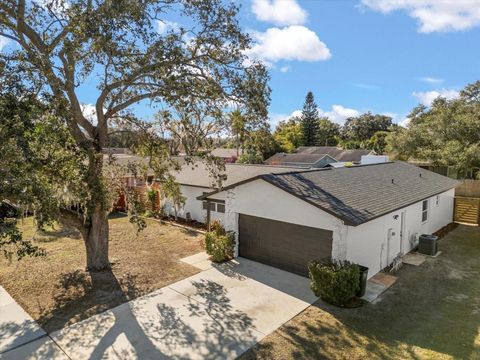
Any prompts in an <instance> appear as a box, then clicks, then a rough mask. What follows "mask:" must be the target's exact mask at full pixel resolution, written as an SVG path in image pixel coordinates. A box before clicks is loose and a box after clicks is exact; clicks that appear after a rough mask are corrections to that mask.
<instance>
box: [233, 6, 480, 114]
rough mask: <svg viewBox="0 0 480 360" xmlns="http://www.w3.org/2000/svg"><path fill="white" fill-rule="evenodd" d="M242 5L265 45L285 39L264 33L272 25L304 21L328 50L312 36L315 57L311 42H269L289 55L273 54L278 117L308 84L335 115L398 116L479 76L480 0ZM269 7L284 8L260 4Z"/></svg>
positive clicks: (298, 101)
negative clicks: (306, 55)
mask: <svg viewBox="0 0 480 360" xmlns="http://www.w3.org/2000/svg"><path fill="white" fill-rule="evenodd" d="M286 3H288V5H289V7H288V8H287V7H286V6H285V4H286ZM242 5H243V6H242V13H241V14H242V19H241V21H242V24H243V25H244V26H245V28H246V29H249V31H254V32H253V34H254V36H255V34H256V35H257V40H258V41H260V42H263V43H267V45H266V46H264V47H263V48H261V49H260V51H263V52H266V53H267V54H268V53H269V52H270V48H269V46H276V47H282V46H285V47H288V44H284V43H282V42H279V43H275V42H272V43H270V44H268V42H269V41H268V39H266V38H265V35H264V34H266V33H268V32H270V33H272V31H271V30H269V29H272V28H277V29H279V30H283V31H284V32H285V29H288V28H292V27H293V28H296V29H299V28H300V27H304V28H306V29H309V30H311V31H313V32H314V33H315V35H316V36H317V38H318V40H319V41H321V42H323V44H324V45H325V47H326V48H327V49H328V50H327V51H328V52H329V54H330V56H328V55H325V54H323V57H322V52H321V51H319V49H318V47H315V46H314V44H311V45H310V46H311V48H312V49H313V50H311V51H310V52H313V53H315V49H317V53H318V54H317V55H318V56H316V58H315V59H312V58H310V59H307V58H305V59H302V55H301V54H302V53H306V52H308V51H305V50H306V49H309V47H308V45H305V44H303V45H302V46H304V47H303V48H302V49H296V48H295V46H292V47H290V48H289V49H288V51H286V52H285V53H282V52H281V51H280V52H279V51H278V49H277V50H275V49H273V50H271V51H272V52H276V53H282V54H283V55H284V56H283V58H282V57H281V56H277V57H275V58H274V59H273V60H270V61H269V65H270V74H271V83H270V86H271V88H272V102H271V106H270V116H271V118H272V122H273V123H275V122H276V121H278V120H279V119H282V118H285V117H288V115H289V114H291V113H292V112H293V111H295V110H298V109H300V108H301V106H302V104H303V101H304V97H305V94H306V92H307V91H309V90H311V91H313V93H314V95H315V99H316V101H317V104H318V106H319V108H320V109H321V110H322V111H323V112H325V113H326V114H327V115H329V116H330V117H331V118H332V119H334V120H335V121H337V122H340V123H341V122H343V121H344V118H345V116H346V115H351V114H355V113H361V112H364V111H368V110H370V111H374V112H378V113H388V114H392V115H394V120H395V121H397V122H401V121H403V120H404V119H405V116H406V115H407V114H408V112H409V111H410V110H411V109H412V108H413V107H414V106H415V105H416V104H418V103H419V102H423V103H425V104H426V105H428V104H429V103H430V102H431V100H432V99H433V98H434V97H435V95H438V94H443V95H445V96H447V97H454V96H456V95H457V92H458V90H460V89H461V88H462V87H463V86H464V85H466V84H467V83H471V82H474V81H476V80H480V67H479V65H478V64H479V60H478V59H479V58H480V1H479V0H473V1H471V0H457V1H456V2H454V1H453V0H450V1H442V0H434V1H431V0H398V1H397V0H390V1H388V2H385V1H384V0H382V1H380V0H364V1H363V2H362V1H361V0H358V1H357V0H351V1H349V0H345V1H334V0H296V1H295V0H278V1H277V0H253V2H251V1H242ZM255 6H256V8H255ZM262 6H263V8H262ZM266 6H269V7H268V8H267V7H266ZM267 9H268V10H276V11H270V13H277V14H281V13H282V11H284V12H285V15H284V16H283V17H282V16H281V15H278V16H275V15H271V16H268V15H265V13H266V11H263V12H261V11H260V10H267ZM298 9H300V12H298V11H297V10H298ZM255 10H256V11H257V14H255ZM302 12H303V14H304V16H303V17H302V16H301V13H302ZM256 32H260V34H258V33H256ZM285 35H287V34H286V33H285ZM285 42H288V40H285ZM293 42H295V41H294V39H293ZM298 42H301V39H300V38H299V40H298ZM313 42H314V41H313V40H312V43H313ZM299 47H300V46H299ZM289 52H290V53H291V54H290V56H288V53H289ZM296 52H298V53H299V54H297V55H298V56H297V59H296V60H288V59H284V58H294V59H295V56H294V55H292V54H295V53H296ZM324 52H325V51H324ZM268 56H269V55H267V58H268ZM259 57H262V54H259ZM270 57H272V56H270ZM267 61H268V59H267Z"/></svg>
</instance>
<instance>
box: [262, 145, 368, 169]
mask: <svg viewBox="0 0 480 360" xmlns="http://www.w3.org/2000/svg"><path fill="white" fill-rule="evenodd" d="M373 154H374V152H373V151H372V150H343V149H339V148H337V147H335V146H300V147H299V148H298V149H297V150H296V151H295V152H294V153H277V154H275V155H273V156H271V157H270V158H268V159H267V160H265V164H269V165H288V166H299V167H311V168H323V167H325V166H326V165H328V164H330V163H334V162H344V163H350V162H351V163H360V161H361V159H362V156H365V155H373Z"/></svg>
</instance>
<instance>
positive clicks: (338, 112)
mask: <svg viewBox="0 0 480 360" xmlns="http://www.w3.org/2000/svg"><path fill="white" fill-rule="evenodd" d="M318 112H319V114H320V116H326V117H328V118H329V119H330V120H331V121H333V122H334V123H337V124H340V125H343V123H344V122H345V120H346V119H347V118H349V117H353V116H358V115H360V111H358V110H356V109H350V108H347V107H344V106H342V105H332V108H331V110H330V111H323V110H322V109H318Z"/></svg>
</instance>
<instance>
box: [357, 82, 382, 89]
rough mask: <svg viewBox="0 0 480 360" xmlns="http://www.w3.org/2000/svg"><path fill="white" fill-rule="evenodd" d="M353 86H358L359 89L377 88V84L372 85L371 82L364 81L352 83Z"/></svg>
mask: <svg viewBox="0 0 480 360" xmlns="http://www.w3.org/2000/svg"><path fill="white" fill-rule="evenodd" d="M352 85H353V86H355V87H358V88H360V89H368V90H371V89H377V88H378V86H377V85H373V84H365V83H356V82H354V83H352Z"/></svg>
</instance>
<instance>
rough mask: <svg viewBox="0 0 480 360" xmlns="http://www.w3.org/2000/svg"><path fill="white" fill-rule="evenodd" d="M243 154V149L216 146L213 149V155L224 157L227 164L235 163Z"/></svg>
mask: <svg viewBox="0 0 480 360" xmlns="http://www.w3.org/2000/svg"><path fill="white" fill-rule="evenodd" d="M242 154H243V150H242V149H238V151H237V149H226V148H216V149H213V150H212V155H213V156H216V157H218V158H221V159H223V161H224V162H225V163H227V164H233V163H235V162H236V161H237V160H238V157H239V156H241V155H242Z"/></svg>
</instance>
